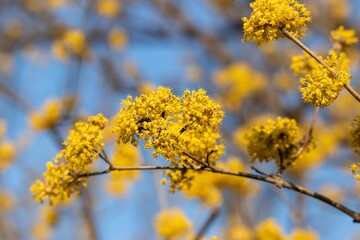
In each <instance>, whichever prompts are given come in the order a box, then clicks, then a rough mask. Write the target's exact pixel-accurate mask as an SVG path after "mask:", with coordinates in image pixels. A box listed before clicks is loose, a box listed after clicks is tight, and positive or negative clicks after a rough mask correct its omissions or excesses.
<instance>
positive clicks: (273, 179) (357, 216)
mask: <svg viewBox="0 0 360 240" xmlns="http://www.w3.org/2000/svg"><path fill="white" fill-rule="evenodd" d="M140 170H144V171H146V170H189V171H191V170H194V169H193V168H191V167H178V166H136V167H113V168H112V169H110V168H108V169H106V170H103V171H98V172H89V173H83V174H79V175H77V176H76V177H75V179H79V178H85V177H92V176H97V175H103V174H107V173H109V172H111V171H140ZM202 171H207V172H212V173H218V174H224V175H229V176H237V177H244V178H249V179H253V180H257V181H261V182H266V183H269V184H273V185H275V186H277V187H279V188H286V189H289V190H292V191H295V192H299V193H302V194H304V195H306V196H309V197H311V198H314V199H317V200H319V201H321V202H324V203H326V204H327V205H330V206H332V207H334V208H336V209H338V210H339V211H341V212H343V213H345V214H346V215H348V216H350V217H351V218H352V219H353V222H354V223H360V213H359V212H356V211H354V210H351V209H349V208H348V207H346V206H344V205H342V204H341V203H338V202H336V201H334V200H332V199H330V198H328V197H326V196H324V195H322V194H320V193H317V192H314V191H312V190H310V189H307V188H305V187H303V186H300V185H296V184H294V183H291V182H289V181H286V180H284V179H282V178H280V177H278V176H271V175H270V176H261V175H257V174H252V173H247V172H238V171H231V170H226V169H220V168H217V167H213V166H212V167H211V168H209V167H206V168H204V169H202Z"/></svg>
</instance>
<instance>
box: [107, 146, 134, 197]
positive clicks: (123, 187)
mask: <svg viewBox="0 0 360 240" xmlns="http://www.w3.org/2000/svg"><path fill="white" fill-rule="evenodd" d="M111 159H112V164H113V165H114V166H115V167H135V166H138V165H139V164H140V163H141V156H140V152H139V150H138V149H137V148H136V147H134V146H132V145H131V144H130V143H127V144H117V145H116V146H115V148H114V151H113V155H112V158H111ZM139 177H140V171H113V172H111V173H109V180H108V181H107V182H106V188H107V190H108V192H109V193H111V194H113V195H115V196H121V195H123V194H124V193H125V192H126V191H127V189H128V188H129V186H130V185H131V183H133V182H134V181H135V180H137V179H138V178H139Z"/></svg>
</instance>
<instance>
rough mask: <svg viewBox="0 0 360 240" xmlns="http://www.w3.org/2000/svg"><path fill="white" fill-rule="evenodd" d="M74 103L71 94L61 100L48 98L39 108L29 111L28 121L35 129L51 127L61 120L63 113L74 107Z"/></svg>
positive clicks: (74, 100)
mask: <svg viewBox="0 0 360 240" xmlns="http://www.w3.org/2000/svg"><path fill="white" fill-rule="evenodd" d="M75 103H76V98H75V97H72V96H69V97H66V98H64V99H61V100H60V99H51V100H48V101H46V102H45V104H44V105H43V107H42V109H41V110H39V111H32V112H31V113H30V116H29V122H30V124H31V126H32V127H33V128H34V129H35V130H36V131H42V130H47V129H51V128H53V127H55V126H56V125H57V124H58V123H59V122H60V121H61V118H62V117H63V114H64V113H66V112H67V111H69V110H70V109H71V108H73V107H74V105H75Z"/></svg>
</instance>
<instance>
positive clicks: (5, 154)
mask: <svg viewBox="0 0 360 240" xmlns="http://www.w3.org/2000/svg"><path fill="white" fill-rule="evenodd" d="M5 133H6V123H5V122H4V121H2V120H0V172H2V171H4V170H5V169H6V168H7V167H8V166H9V165H10V164H11V163H12V162H13V161H14V160H15V157H16V150H15V146H14V144H13V143H11V142H9V141H7V140H5Z"/></svg>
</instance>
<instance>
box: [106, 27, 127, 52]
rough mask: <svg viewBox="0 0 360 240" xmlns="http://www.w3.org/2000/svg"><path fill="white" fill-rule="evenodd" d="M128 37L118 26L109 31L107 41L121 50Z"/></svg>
mask: <svg viewBox="0 0 360 240" xmlns="http://www.w3.org/2000/svg"><path fill="white" fill-rule="evenodd" d="M127 42H128V38H127V35H126V32H125V31H124V30H122V29H120V28H116V29H113V30H111V31H110V32H109V35H108V43H109V45H110V46H111V47H112V48H114V49H117V50H122V49H124V48H125V47H126V44H127Z"/></svg>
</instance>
